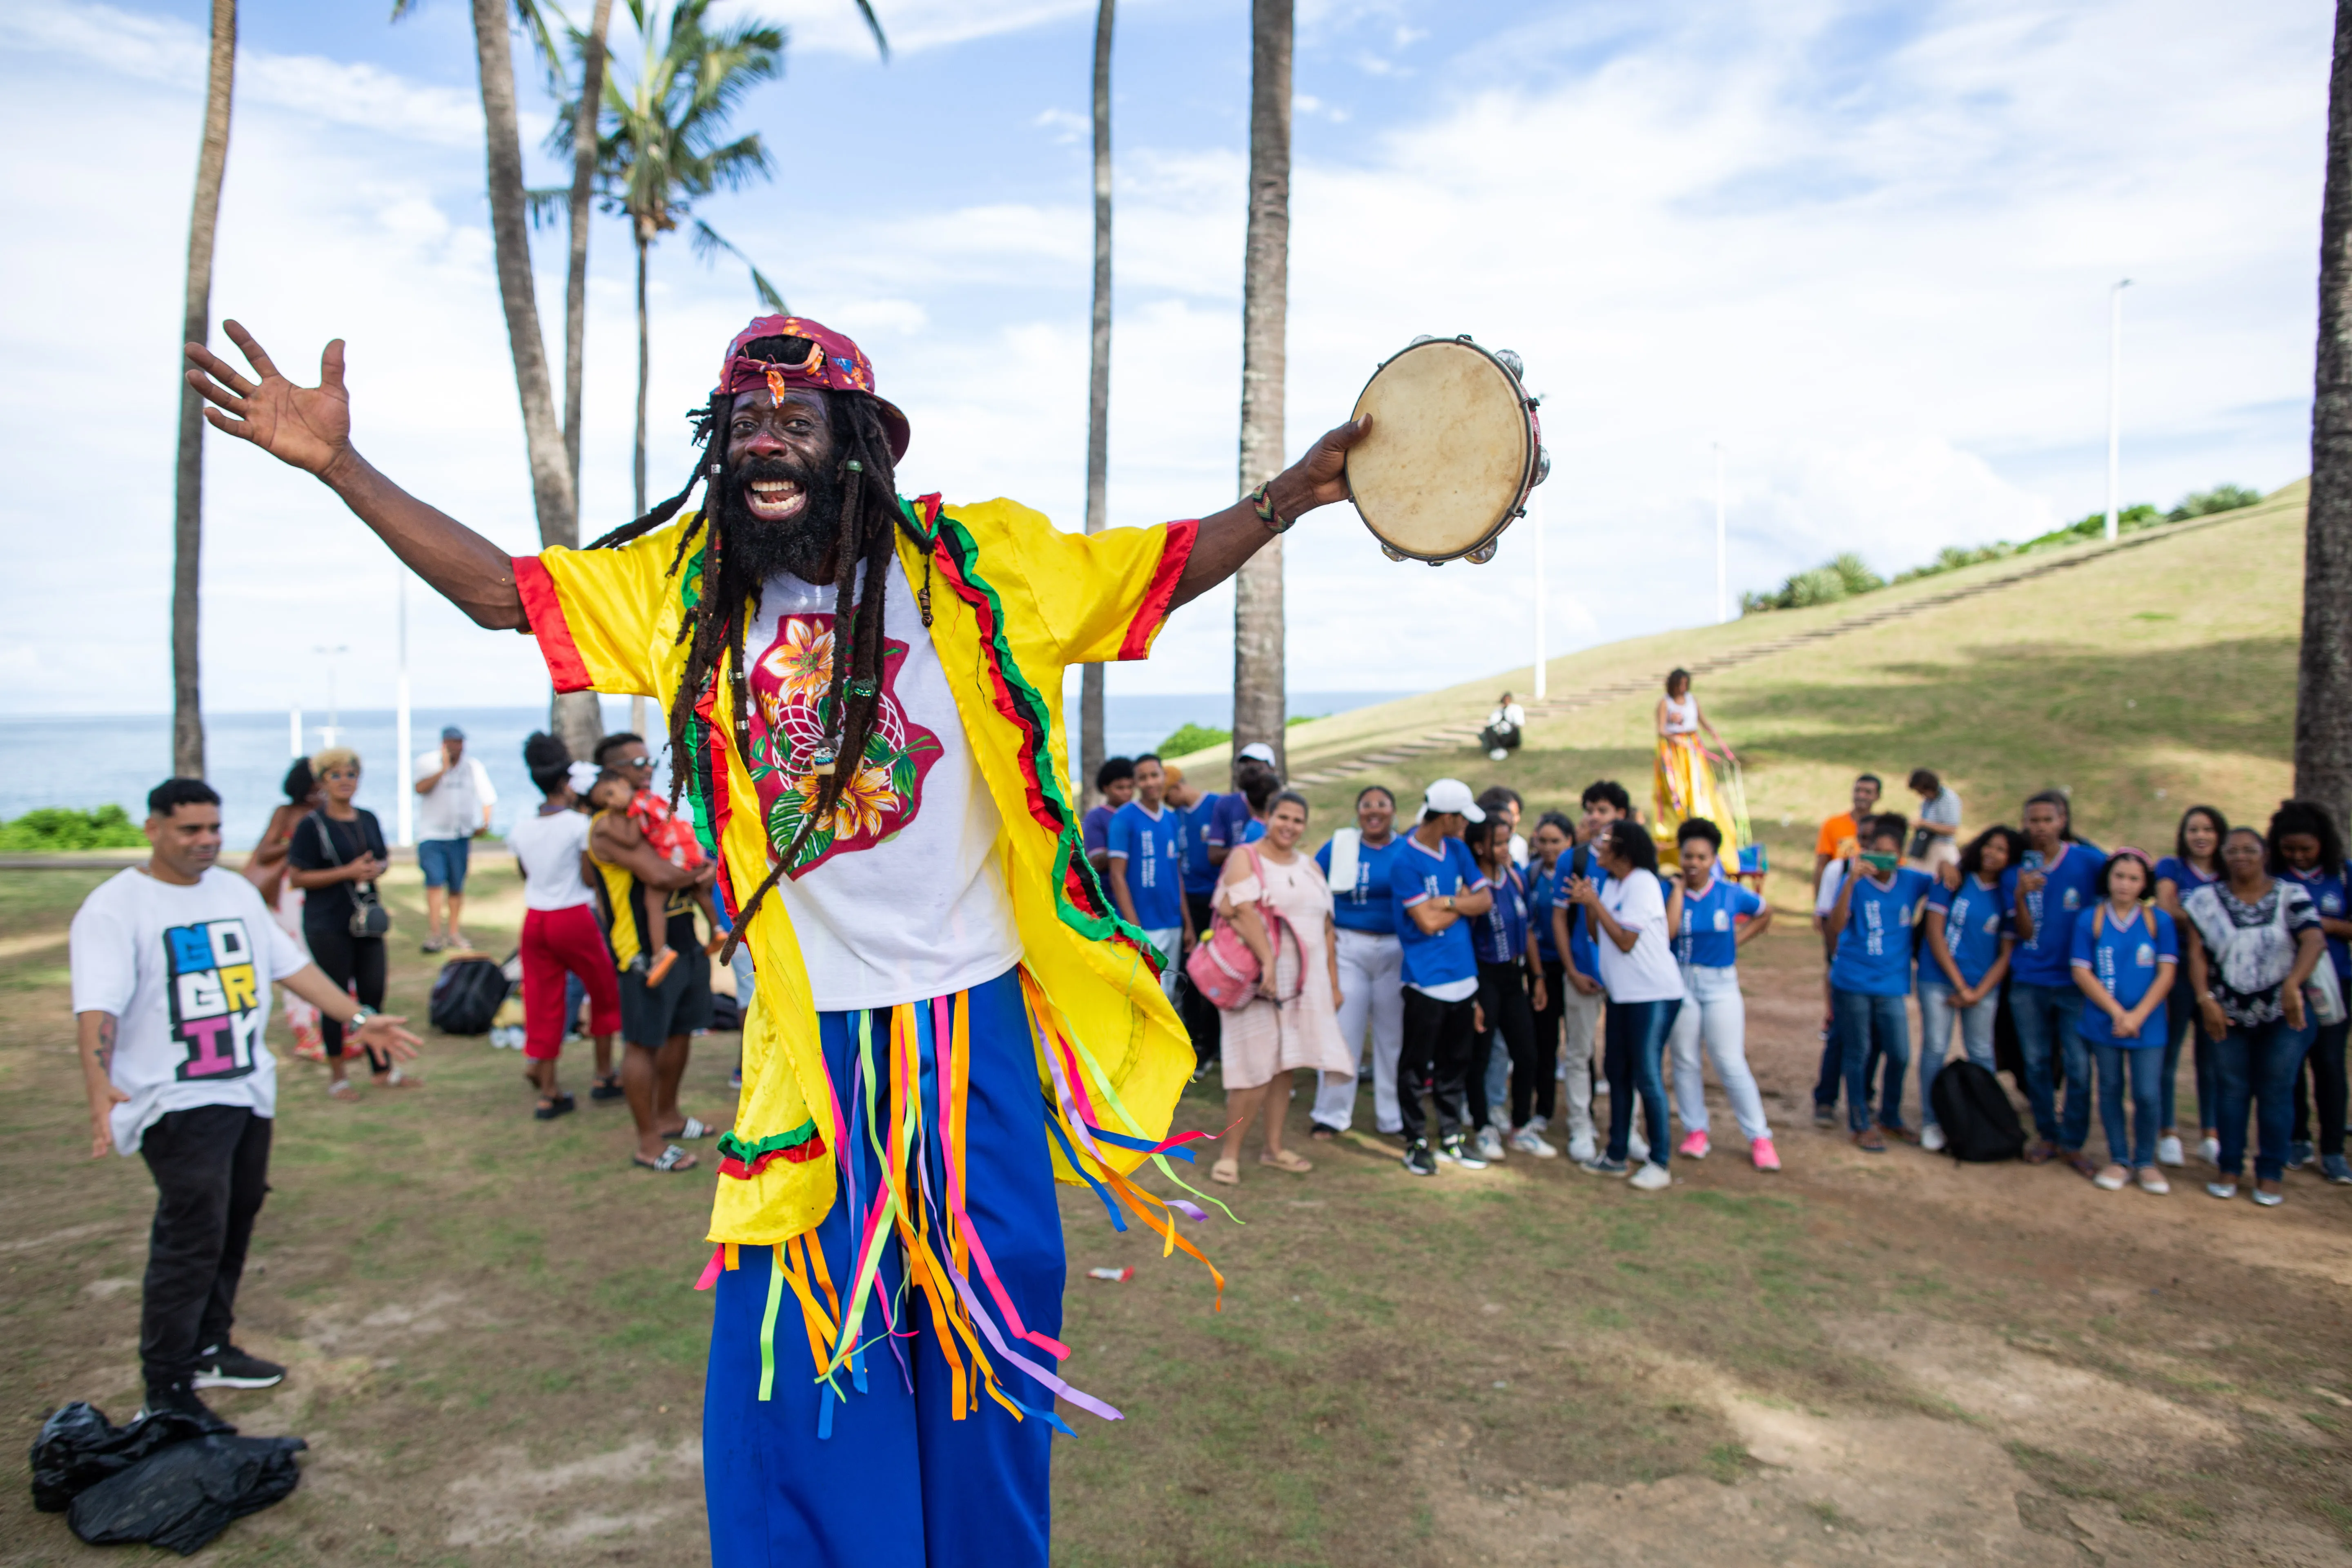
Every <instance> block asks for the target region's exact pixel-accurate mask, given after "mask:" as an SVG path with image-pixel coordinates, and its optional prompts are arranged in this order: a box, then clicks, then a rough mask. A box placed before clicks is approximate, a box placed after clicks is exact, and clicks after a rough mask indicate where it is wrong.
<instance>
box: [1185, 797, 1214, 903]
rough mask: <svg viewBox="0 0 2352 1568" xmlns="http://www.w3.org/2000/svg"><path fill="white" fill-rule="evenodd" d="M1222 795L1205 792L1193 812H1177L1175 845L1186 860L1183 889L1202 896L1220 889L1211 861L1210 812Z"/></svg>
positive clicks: (1195, 804)
mask: <svg viewBox="0 0 2352 1568" xmlns="http://www.w3.org/2000/svg"><path fill="white" fill-rule="evenodd" d="M1223 798H1224V796H1223V795H1202V797H1201V798H1200V799H1198V800H1196V801H1194V802H1193V803H1192V809H1191V810H1190V811H1180V812H1178V813H1177V814H1176V848H1177V855H1178V858H1180V859H1181V860H1182V861H1183V863H1184V890H1185V891H1186V892H1188V893H1197V894H1199V895H1200V896H1201V897H1202V898H1206V897H1208V896H1209V895H1210V894H1211V893H1213V892H1215V891H1216V890H1217V868H1216V867H1215V866H1213V865H1212V864H1210V862H1209V839H1208V833H1209V815H1210V814H1211V813H1212V812H1213V811H1215V810H1216V809H1217V802H1219V801H1221V800H1223Z"/></svg>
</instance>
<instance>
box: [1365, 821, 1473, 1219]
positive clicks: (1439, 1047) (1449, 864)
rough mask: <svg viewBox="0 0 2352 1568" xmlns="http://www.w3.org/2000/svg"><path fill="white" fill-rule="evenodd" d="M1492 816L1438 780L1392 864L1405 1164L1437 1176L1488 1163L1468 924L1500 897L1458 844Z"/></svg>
mask: <svg viewBox="0 0 2352 1568" xmlns="http://www.w3.org/2000/svg"><path fill="white" fill-rule="evenodd" d="M1484 821H1486V813H1485V812H1484V811H1482V810H1480V809H1479V807H1478V803H1477V801H1476V799H1475V798H1474V797H1473V796H1472V795H1471V794H1470V786H1469V785H1468V784H1464V783H1463V782H1462V781H1461V780H1459V779H1439V780H1438V781H1437V782H1436V783H1434V784H1431V785H1430V786H1429V789H1428V790H1427V792H1426V793H1425V794H1424V795H1423V797H1422V805H1421V816H1420V819H1419V821H1418V822H1416V823H1415V825H1414V826H1413V830H1412V832H1411V833H1410V834H1408V835H1406V837H1405V841H1404V844H1403V846H1402V847H1401V848H1400V849H1399V850H1398V851H1397V853H1396V855H1395V856H1394V857H1393V858H1391V861H1390V863H1389V864H1390V873H1389V878H1390V886H1391V889H1393V890H1394V893H1395V895H1396V904H1397V908H1398V910H1400V911H1402V918H1401V919H1400V920H1398V921H1397V940H1398V942H1399V944H1400V945H1401V946H1402V949H1403V951H1404V1048H1403V1049H1402V1051H1401V1052H1399V1053H1398V1057H1397V1110H1398V1111H1399V1113H1400V1116H1401V1119H1402V1121H1403V1122H1404V1143H1405V1149H1404V1168H1405V1170H1406V1172H1407V1173H1409V1174H1412V1175H1415V1176H1431V1175H1435V1174H1436V1173H1437V1162H1438V1160H1439V1159H1441V1158H1443V1159H1444V1160H1445V1161H1446V1162H1447V1163H1450V1164H1455V1165H1459V1166H1461V1167H1463V1168H1464V1169H1465V1170H1472V1171H1477V1170H1484V1169H1485V1168H1486V1161H1484V1160H1481V1159H1479V1158H1478V1157H1477V1156H1476V1155H1475V1154H1474V1153H1472V1152H1470V1149H1469V1147H1468V1145H1467V1144H1465V1142H1464V1141H1463V1140H1464V1135H1465V1131H1466V1129H1467V1126H1468V1110H1467V1108H1466V1107H1465V1104H1464V1099H1463V1089H1464V1086H1465V1082H1466V1081H1467V1075H1468V1073H1469V1070H1470V1060H1471V1055H1472V1047H1473V1046H1475V1043H1476V1041H1477V1038H1478V1035H1479V1033H1480V1027H1479V1018H1478V1001H1477V996H1478V955H1477V954H1476V952H1474V951H1473V950H1472V948H1471V945H1470V927H1469V924H1468V922H1469V921H1471V920H1473V919H1475V918H1476V917H1477V916H1479V915H1483V914H1485V913H1486V911H1487V910H1489V909H1491V908H1493V907H1494V903H1495V895H1494V893H1493V892H1492V891H1491V890H1490V889H1489V888H1488V886H1487V882H1486V877H1485V875H1484V874H1483V873H1481V872H1480V871H1479V869H1478V863H1477V862H1476V861H1475V860H1474V859H1472V858H1471V857H1470V848H1469V846H1467V845H1465V844H1464V843H1463V842H1462V830H1463V829H1464V828H1465V827H1466V826H1469V825H1470V824H1471V823H1474V822H1484ZM1432 1075H1434V1077H1435V1079H1436V1082H1435V1084H1434V1085H1433V1090H1432V1095H1431V1098H1433V1100H1436V1102H1437V1131H1438V1146H1437V1150H1436V1152H1432V1151H1431V1149H1430V1146H1429V1134H1428V1126H1427V1123H1426V1122H1425V1121H1424V1120H1423V1116H1422V1109H1421V1086H1422V1083H1423V1080H1424V1079H1429V1078H1430V1077H1432Z"/></svg>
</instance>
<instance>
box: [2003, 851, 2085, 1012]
mask: <svg viewBox="0 0 2352 1568" xmlns="http://www.w3.org/2000/svg"><path fill="white" fill-rule="evenodd" d="M2106 863H2107V852H2106V851H2105V850H2104V849H2102V848H2100V847H2098V846H2097V845H2095V844H2093V843H2090V842H2088V841H2086V840H2077V841H2076V842H2074V843H2073V844H2069V845H2067V846H2066V848H2065V852H2064V853H2063V854H2062V855H2061V856H2059V858H2058V863H2057V864H2056V865H2054V866H2048V865H2042V854H2041V851H2039V850H2035V849H2029V850H2027V851H2026V852H2025V859H2024V861H2023V862H2022V864H2020V865H2016V866H2011V868H2009V869H2008V870H2006V871H2003V872H2002V873H2001V874H2000V893H2001V897H2002V898H2004V899H2007V900H2009V908H2010V911H2011V915H2012V916H2014V915H2015V913H2016V911H2017V910H2020V909H2023V910H2028V911H2030V912H2031V913H2032V916H2033V935H2032V937H2030V938H2028V939H2026V940H2024V941H2022V942H2019V943H2018V944H2017V948H2016V951H2015V952H2011V954H2010V955H2009V973H2010V978H2011V979H2012V980H2015V981H2017V982H2018V983H2019V984H2022V985H2065V986H2072V985H2073V984H2074V973H2073V968H2074V922H2075V921H2078V920H2088V919H2089V918H2090V915H2091V906H2092V905H2093V904H2095V903H2097V902H2098V901H2099V893H2098V883H2099V868H2100V867H2102V866H2104V865H2105V864H2106ZM2036 866H2039V867H2041V868H2042V872H2043V874H2044V875H2045V876H2046V877H2047V878H2048V880H2047V881H2045V882H2043V883H2042V887H2041V889H2040V890H2038V891H2036V892H2032V893H2020V892H2019V891H2018V890H2017V879H2018V878H2019V877H2020V876H2021V875H2023V873H2024V872H2025V870H2026V869H2027V868H2030V867H2036Z"/></svg>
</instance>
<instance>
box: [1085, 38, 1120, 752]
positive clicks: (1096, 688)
mask: <svg viewBox="0 0 2352 1568" xmlns="http://www.w3.org/2000/svg"><path fill="white" fill-rule="evenodd" d="M1117 3H1118V0H1101V3H1100V4H1099V5H1097V6H1096V8H1095V321H1094V346H1093V352H1092V358H1091V363H1090V364H1089V365H1088V368H1087V532H1088V533H1100V532H1101V531H1103V528H1104V526H1105V525H1106V524H1107V523H1108V521H1109V520H1108V518H1107V517H1106V516H1105V513H1106V512H1108V510H1109V481H1110V33H1111V19H1112V12H1113V10H1114V8H1115V7H1116V5H1117ZM1078 692H1079V695H1078V774H1079V787H1080V788H1081V789H1092V788H1093V787H1094V781H1095V773H1096V772H1097V770H1098V769H1099V768H1101V766H1102V763H1103V667H1102V666H1101V665H1099V664H1090V665H1087V667H1086V668H1084V669H1083V670H1082V671H1081V672H1080V674H1079V677H1078Z"/></svg>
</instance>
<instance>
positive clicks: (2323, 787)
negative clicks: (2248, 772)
mask: <svg viewBox="0 0 2352 1568" xmlns="http://www.w3.org/2000/svg"><path fill="white" fill-rule="evenodd" d="M2314 381H2315V386H2314V388H2313V393H2314V395H2313V398H2312V405H2311V500H2310V507H2309V510H2308V512H2307V513H2306V514H2305V522H2304V542H2303V652H2302V658H2301V668H2299V670H2298V671H2297V679H2296V681H2295V698H2294V793H2295V794H2296V795H2300V796H2302V797H2303V798H2304V799H2305V800H2316V801H2321V802H2324V803H2325V804H2326V805H2327V807H2328V809H2329V810H2331V811H2333V812H2334V813H2335V814H2336V821H2337V822H2339V823H2341V822H2345V821H2347V820H2352V0H2337V4H2336V64H2335V68H2334V70H2333V71H2332V72H2331V73H2330V75H2329V77H2328V84H2327V184H2326V194H2325V195H2324V196H2323V197H2322V198H2321V202H2320V210H2319V353H2318V365H2317V370H2316V374H2315V376H2314Z"/></svg>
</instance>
